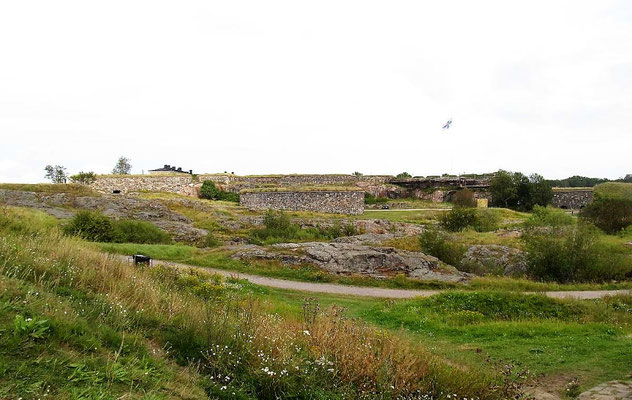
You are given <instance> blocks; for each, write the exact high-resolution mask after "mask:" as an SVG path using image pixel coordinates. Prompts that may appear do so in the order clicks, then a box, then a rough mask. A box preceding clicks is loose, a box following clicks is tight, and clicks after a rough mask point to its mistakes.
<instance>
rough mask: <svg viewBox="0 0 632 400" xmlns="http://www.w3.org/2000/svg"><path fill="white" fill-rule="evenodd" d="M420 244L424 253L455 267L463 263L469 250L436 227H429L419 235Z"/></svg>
mask: <svg viewBox="0 0 632 400" xmlns="http://www.w3.org/2000/svg"><path fill="white" fill-rule="evenodd" d="M419 244H420V246H421V250H422V251H423V252H424V253H426V254H430V255H431V256H434V257H437V258H438V259H439V260H441V261H443V262H444V263H446V264H450V265H452V266H455V267H458V266H459V265H460V264H461V260H462V259H463V256H464V255H465V252H466V250H467V249H466V247H465V246H463V245H461V244H459V243H455V242H451V241H449V240H448V238H447V236H446V235H445V234H444V233H442V232H441V231H439V230H438V229H434V228H428V229H426V230H425V231H424V232H423V233H422V234H421V235H419Z"/></svg>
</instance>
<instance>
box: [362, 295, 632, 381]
mask: <svg viewBox="0 0 632 400" xmlns="http://www.w3.org/2000/svg"><path fill="white" fill-rule="evenodd" d="M631 302H632V298H630V297H624V298H620V300H619V299H613V300H606V301H603V300H599V301H594V302H579V301H560V300H554V299H548V298H545V297H541V296H536V295H519V294H511V293H503V292H469V293H463V292H451V293H446V294H442V295H438V296H433V297H431V298H427V299H419V300H408V301H399V302H382V303H380V304H377V305H373V306H372V307H371V308H370V309H368V310H365V311H364V312H358V311H356V314H358V313H361V314H362V316H363V318H364V319H366V320H368V321H371V322H373V323H376V324H379V325H381V326H386V327H388V328H390V329H401V328H404V329H405V330H407V331H409V332H411V333H412V334H413V337H415V338H417V339H418V340H419V341H420V342H421V343H424V344H426V345H427V346H430V347H432V348H433V349H435V351H436V352H437V354H441V355H443V356H445V357H448V358H450V359H453V360H455V361H457V362H462V363H466V364H471V365H477V366H481V365H482V366H483V367H484V366H485V365H486V364H485V362H484V359H485V357H487V356H488V355H489V356H491V357H492V358H493V359H496V360H504V361H505V362H510V361H513V362H520V363H521V364H523V365H524V366H525V367H526V368H528V369H529V370H530V371H531V372H532V373H533V374H536V375H537V374H546V375H568V374H572V375H574V376H578V377H579V378H580V384H581V387H582V388H584V389H586V388H589V387H592V386H594V385H596V384H598V383H600V382H603V381H605V380H612V379H622V378H626V377H627V376H628V374H629V373H630V371H632V353H631V352H630V351H629V348H630V346H632V336H630V335H631V333H632V329H631V325H630V322H631V321H632V313H631V311H632V307H630V304H631ZM621 304H623V307H622V306H621ZM558 389H561V388H558Z"/></svg>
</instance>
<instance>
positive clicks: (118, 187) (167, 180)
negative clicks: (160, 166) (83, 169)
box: [90, 174, 197, 196]
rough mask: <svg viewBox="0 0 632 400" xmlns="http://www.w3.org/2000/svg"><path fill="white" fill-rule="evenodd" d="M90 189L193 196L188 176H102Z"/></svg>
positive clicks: (191, 181) (192, 188) (191, 182)
mask: <svg viewBox="0 0 632 400" xmlns="http://www.w3.org/2000/svg"><path fill="white" fill-rule="evenodd" d="M90 187H91V188H92V189H93V190H95V191H97V192H101V193H122V194H125V193H129V192H140V191H148V192H170V193H178V194H184V195H189V196H192V195H195V194H196V193H197V192H196V188H195V187H194V184H193V178H192V176H191V175H188V174H178V175H102V176H98V177H97V179H96V180H95V181H94V182H93V183H92V184H90Z"/></svg>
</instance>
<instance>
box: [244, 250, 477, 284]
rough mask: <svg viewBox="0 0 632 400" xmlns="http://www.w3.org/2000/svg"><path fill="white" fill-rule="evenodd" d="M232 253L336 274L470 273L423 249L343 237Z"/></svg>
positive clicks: (454, 277)
mask: <svg viewBox="0 0 632 400" xmlns="http://www.w3.org/2000/svg"><path fill="white" fill-rule="evenodd" d="M347 240H348V239H347ZM232 257H234V258H240V259H252V258H257V259H276V260H279V261H281V262H284V263H289V264H314V265H316V266H318V267H320V268H322V269H324V270H327V271H329V272H332V273H335V274H343V275H347V274H360V275H367V276H372V277H377V278H386V277H391V276H395V275H398V274H403V275H405V276H407V277H410V278H417V279H424V280H436V281H443V282H460V281H464V280H467V279H468V277H469V274H466V273H463V272H459V271H457V270H456V269H453V268H451V267H447V266H445V265H444V264H442V263H441V262H440V261H439V260H437V259H436V258H434V257H431V256H428V255H426V254H423V253H417V252H409V251H404V250H398V249H394V248H392V247H377V246H369V245H365V244H360V243H349V242H344V241H334V242H331V243H325V242H309V243H282V244H277V245H272V246H269V247H268V248H263V247H260V246H254V245H248V246H241V247H240V248H239V249H238V250H237V251H236V252H235V253H234V254H233V255H232Z"/></svg>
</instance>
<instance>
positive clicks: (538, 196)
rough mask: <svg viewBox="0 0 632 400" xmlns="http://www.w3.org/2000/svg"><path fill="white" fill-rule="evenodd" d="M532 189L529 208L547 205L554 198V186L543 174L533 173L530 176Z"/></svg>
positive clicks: (530, 190)
mask: <svg viewBox="0 0 632 400" xmlns="http://www.w3.org/2000/svg"><path fill="white" fill-rule="evenodd" d="M529 182H530V189H529V197H530V205H529V209H531V208H533V207H534V206H542V207H546V205H547V204H550V203H551V201H552V200H553V188H552V187H551V184H550V183H549V182H548V181H547V180H546V179H544V177H543V176H542V175H538V174H533V175H531V176H530V177H529Z"/></svg>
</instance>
